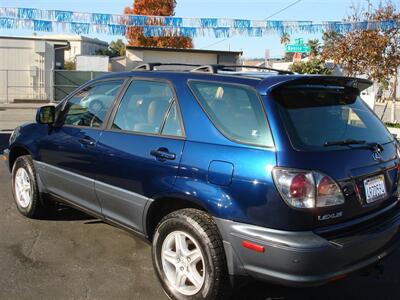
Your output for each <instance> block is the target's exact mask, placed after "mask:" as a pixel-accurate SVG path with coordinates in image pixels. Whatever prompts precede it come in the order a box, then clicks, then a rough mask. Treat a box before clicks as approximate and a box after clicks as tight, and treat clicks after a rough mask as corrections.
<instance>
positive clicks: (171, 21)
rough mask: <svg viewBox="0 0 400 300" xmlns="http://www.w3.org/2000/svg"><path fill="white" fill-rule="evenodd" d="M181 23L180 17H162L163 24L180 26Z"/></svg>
mask: <svg viewBox="0 0 400 300" xmlns="http://www.w3.org/2000/svg"><path fill="white" fill-rule="evenodd" d="M182 23H183V20H182V18H177V17H165V18H164V26H171V27H181V26H182Z"/></svg>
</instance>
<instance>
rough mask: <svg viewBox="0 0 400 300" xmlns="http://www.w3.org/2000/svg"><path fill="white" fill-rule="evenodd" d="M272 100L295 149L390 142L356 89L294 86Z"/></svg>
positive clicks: (275, 95)
mask: <svg viewBox="0 0 400 300" xmlns="http://www.w3.org/2000/svg"><path fill="white" fill-rule="evenodd" d="M273 97H274V99H275V100H276V101H277V103H278V107H279V111H280V115H281V117H282V119H283V122H284V123H285V127H286V129H287V132H288V134H289V138H290V140H291V142H292V144H293V146H294V148H296V149H299V150H318V151H320V150H332V149H343V147H344V146H347V147H349V146H351V147H357V146H359V145H361V144H366V143H378V144H385V143H388V142H390V141H392V140H393V138H392V136H391V134H390V133H389V132H388V131H387V129H386V128H385V126H384V125H383V124H382V122H381V121H380V120H379V119H378V118H377V117H376V115H375V114H374V113H372V111H371V110H370V109H369V108H368V107H367V105H366V104H365V103H364V101H363V100H362V99H361V98H360V97H359V91H358V90H357V89H355V88H343V87H326V86H325V87H314V86H293V87H287V88H283V89H280V90H277V91H275V92H274V95H273ZM327 146H330V147H327Z"/></svg>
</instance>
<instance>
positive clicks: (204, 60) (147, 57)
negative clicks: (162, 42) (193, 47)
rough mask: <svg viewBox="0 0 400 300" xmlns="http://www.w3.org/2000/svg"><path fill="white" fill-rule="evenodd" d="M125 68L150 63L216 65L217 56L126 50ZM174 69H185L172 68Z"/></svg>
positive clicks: (129, 68) (210, 54)
mask: <svg viewBox="0 0 400 300" xmlns="http://www.w3.org/2000/svg"><path fill="white" fill-rule="evenodd" d="M126 55H127V61H126V68H127V70H128V71H129V70H131V69H133V68H134V67H136V66H137V65H140V64H143V63H150V62H161V63H187V64H199V65H206V64H216V63H217V54H213V53H193V52H172V51H171V52H169V51H153V50H147V51H146V50H132V49H127V54H126ZM174 69H187V67H186V68H182V67H174Z"/></svg>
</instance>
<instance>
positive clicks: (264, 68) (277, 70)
mask: <svg viewBox="0 0 400 300" xmlns="http://www.w3.org/2000/svg"><path fill="white" fill-rule="evenodd" d="M226 68H249V69H259V70H267V71H273V72H277V73H278V74H279V75H292V74H294V73H293V72H291V71H286V70H280V69H274V68H268V67H258V66H248V65H230V66H225V65H222V66H221V68H220V70H221V71H223V70H224V69H226Z"/></svg>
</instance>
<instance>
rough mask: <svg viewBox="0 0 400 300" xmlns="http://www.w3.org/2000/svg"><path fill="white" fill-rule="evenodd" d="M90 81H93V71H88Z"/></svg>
mask: <svg viewBox="0 0 400 300" xmlns="http://www.w3.org/2000/svg"><path fill="white" fill-rule="evenodd" d="M90 80H93V71H90Z"/></svg>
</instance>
